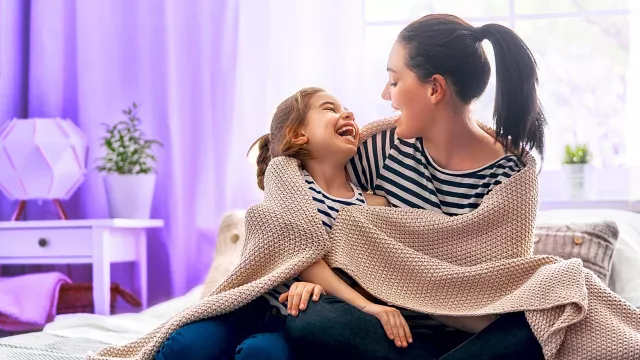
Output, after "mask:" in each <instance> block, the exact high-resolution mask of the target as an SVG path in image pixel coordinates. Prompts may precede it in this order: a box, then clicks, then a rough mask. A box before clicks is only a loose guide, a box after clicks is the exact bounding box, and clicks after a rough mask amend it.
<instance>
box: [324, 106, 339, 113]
mask: <svg viewBox="0 0 640 360" xmlns="http://www.w3.org/2000/svg"><path fill="white" fill-rule="evenodd" d="M325 110H329V111H333V112H336V109H334V108H333V107H328V108H326V109H325Z"/></svg>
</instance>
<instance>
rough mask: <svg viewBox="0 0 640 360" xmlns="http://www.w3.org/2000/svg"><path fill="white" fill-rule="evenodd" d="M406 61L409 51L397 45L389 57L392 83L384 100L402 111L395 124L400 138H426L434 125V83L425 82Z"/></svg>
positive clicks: (386, 88)
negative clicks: (427, 132)
mask: <svg viewBox="0 0 640 360" xmlns="http://www.w3.org/2000/svg"><path fill="white" fill-rule="evenodd" d="M406 59H407V49H406V47H405V46H404V45H403V44H402V43H400V42H396V43H395V44H394V45H393V48H391V53H390V54H389V61H388V62H387V72H388V73H389V81H388V82H387V84H386V85H385V87H384V90H383V91H382V98H383V99H385V100H389V101H391V106H392V107H393V108H394V109H396V110H398V111H400V116H399V117H398V119H397V120H396V121H395V125H396V134H397V135H398V137H400V138H402V139H411V138H416V137H420V136H422V135H423V134H424V129H425V128H426V126H427V124H428V123H429V122H430V121H429V120H430V118H431V116H432V114H433V103H432V101H431V95H432V94H431V91H432V85H431V83H430V82H426V83H423V82H421V81H420V80H419V79H418V77H417V76H416V74H415V73H414V72H412V71H411V70H410V69H409V68H407V67H406V65H405V62H406Z"/></svg>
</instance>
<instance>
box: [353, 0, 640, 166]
mask: <svg viewBox="0 0 640 360" xmlns="http://www.w3.org/2000/svg"><path fill="white" fill-rule="evenodd" d="M364 1H365V8H364V12H365V14H364V16H365V41H366V58H365V59H366V62H367V69H366V71H367V79H368V81H371V82H370V84H369V86H368V89H370V91H371V93H370V94H367V96H368V97H369V98H372V99H379V100H376V102H375V104H374V106H373V107H372V110H371V112H372V113H371V114H367V115H369V116H373V117H374V118H379V117H382V116H388V115H390V114H391V109H390V107H389V104H388V103H386V102H384V101H382V100H381V99H380V96H379V93H380V92H381V90H382V84H384V83H385V82H386V80H387V75H386V73H385V71H384V69H385V67H386V60H387V57H388V54H389V50H390V48H391V46H392V44H393V42H394V41H395V38H396V36H397V34H398V33H399V31H400V30H401V29H402V28H403V27H404V26H405V25H407V24H408V23H409V22H410V21H412V20H415V19H417V18H419V17H420V16H422V15H426V14H429V13H452V14H455V15H458V16H460V17H462V18H464V19H465V20H467V21H469V22H470V23H472V24H473V25H476V26H479V25H482V24H485V23H489V22H493V23H500V24H502V25H505V26H509V27H511V28H512V29H514V31H516V33H518V34H519V35H520V36H521V37H522V38H523V39H524V41H525V42H526V43H527V45H528V46H529V47H530V48H531V50H532V52H533V53H534V56H535V57H536V60H537V62H538V66H539V68H540V70H539V75H540V86H539V96H540V98H541V101H542V104H543V107H544V110H545V114H546V115H547V121H548V123H549V126H548V128H547V139H546V141H547V150H546V153H545V157H546V161H545V167H546V168H554V167H559V165H560V162H561V159H562V155H563V149H564V146H565V144H574V143H577V142H586V143H588V144H589V145H590V146H591V148H592V152H593V154H594V163H595V164H596V165H600V166H604V167H609V166H618V165H621V164H622V163H623V162H624V160H625V159H624V156H625V149H626V146H625V127H626V126H627V123H626V120H627V118H626V114H627V105H630V104H627V98H628V97H627V88H628V81H629V65H630V63H631V62H630V60H629V54H630V46H629V44H630V27H629V20H630V10H629V1H631V0H606V1H605V0H536V1H530V0H396V1H388V0H364ZM634 41H637V40H634ZM484 46H485V50H486V51H487V53H488V54H487V55H488V56H489V58H490V59H491V61H492V64H491V65H492V69H495V67H494V63H493V53H492V51H491V45H490V44H489V43H488V42H485V44H484ZM494 88H495V77H493V76H492V79H491V82H490V84H489V87H488V88H487V92H486V93H485V94H484V95H483V96H482V98H480V99H479V100H478V101H477V102H475V103H474V104H473V105H472V109H473V114H474V116H475V117H477V118H478V119H480V120H481V121H484V122H487V123H490V122H491V116H492V113H493V96H494V93H495V91H494Z"/></svg>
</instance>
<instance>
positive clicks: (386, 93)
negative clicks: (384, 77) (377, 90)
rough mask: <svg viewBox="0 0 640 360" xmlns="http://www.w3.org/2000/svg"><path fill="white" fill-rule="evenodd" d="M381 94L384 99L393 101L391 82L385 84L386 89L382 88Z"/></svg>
mask: <svg viewBox="0 0 640 360" xmlns="http://www.w3.org/2000/svg"><path fill="white" fill-rule="evenodd" d="M380 96H382V99H383V100H387V101H391V94H390V93H389V83H386V84H385V85H384V89H382V94H380Z"/></svg>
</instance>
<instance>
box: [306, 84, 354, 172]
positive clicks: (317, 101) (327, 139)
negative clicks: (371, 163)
mask: <svg viewBox="0 0 640 360" xmlns="http://www.w3.org/2000/svg"><path fill="white" fill-rule="evenodd" d="M359 136H360V130H359V129H358V126H357V125H356V123H355V117H354V115H353V113H352V112H350V111H348V110H347V109H346V108H344V107H343V106H342V105H341V104H340V102H339V101H338V100H337V99H336V98H335V97H334V96H333V95H331V94H329V93H327V92H320V93H317V94H315V95H313V96H312V97H311V99H310V100H309V111H308V113H307V117H306V121H305V125H304V127H303V129H302V131H301V137H300V141H301V142H302V143H305V144H306V146H307V149H308V150H309V151H310V152H311V154H312V156H313V157H314V158H315V159H324V160H330V161H336V162H344V163H346V162H347V161H348V160H349V159H351V158H352V157H353V156H354V155H355V153H356V150H357V146H358V139H359Z"/></svg>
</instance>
